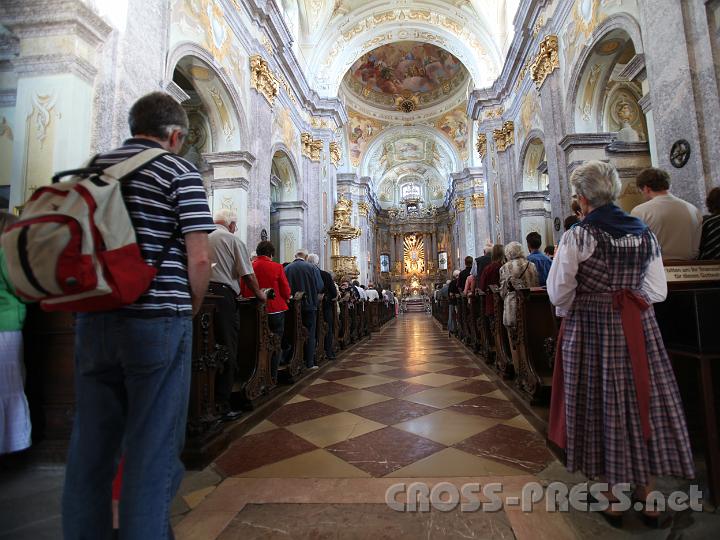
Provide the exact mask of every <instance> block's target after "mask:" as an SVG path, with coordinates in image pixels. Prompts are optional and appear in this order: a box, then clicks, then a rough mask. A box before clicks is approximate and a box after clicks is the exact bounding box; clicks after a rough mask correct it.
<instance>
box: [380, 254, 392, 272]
mask: <svg viewBox="0 0 720 540" xmlns="http://www.w3.org/2000/svg"><path fill="white" fill-rule="evenodd" d="M380 271H381V272H383V273H385V272H389V271H390V255H387V254H385V253H383V254H382V255H380Z"/></svg>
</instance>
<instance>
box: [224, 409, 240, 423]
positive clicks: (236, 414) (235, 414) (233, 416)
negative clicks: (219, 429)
mask: <svg viewBox="0 0 720 540" xmlns="http://www.w3.org/2000/svg"><path fill="white" fill-rule="evenodd" d="M242 414H243V412H242V411H233V410H232V409H231V410H228V411H225V412H224V413H223V415H222V416H221V417H220V421H221V422H232V421H233V420H237V419H238V418H240V417H241V416H242Z"/></svg>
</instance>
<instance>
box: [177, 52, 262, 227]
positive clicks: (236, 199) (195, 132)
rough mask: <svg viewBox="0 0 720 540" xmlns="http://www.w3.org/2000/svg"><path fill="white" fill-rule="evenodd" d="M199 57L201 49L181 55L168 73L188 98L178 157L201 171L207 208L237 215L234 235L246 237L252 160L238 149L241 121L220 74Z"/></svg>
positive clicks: (241, 130)
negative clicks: (184, 133) (183, 138)
mask: <svg viewBox="0 0 720 540" xmlns="http://www.w3.org/2000/svg"><path fill="white" fill-rule="evenodd" d="M201 56H202V51H191V52H190V53H189V54H186V55H184V56H181V57H180V59H179V60H178V61H177V63H176V64H175V66H174V68H173V71H172V81H173V83H175V85H177V86H178V87H179V88H180V90H182V92H184V93H185V94H186V95H187V96H188V98H189V99H185V100H184V101H182V105H183V107H184V108H185V111H186V112H187V115H188V120H189V124H190V125H189V130H188V136H187V138H186V141H185V145H184V147H183V149H182V151H181V155H182V156H183V157H185V158H186V159H187V160H188V161H190V162H191V163H193V164H194V165H195V166H196V167H197V168H198V170H199V171H200V173H201V174H202V176H203V180H204V183H205V189H206V191H207V193H208V202H209V204H210V209H211V211H212V212H213V213H215V212H217V211H218V210H220V209H228V210H232V211H233V212H234V213H235V214H237V216H238V233H237V234H238V236H240V238H241V239H242V240H243V241H247V213H248V212H247V205H248V187H249V183H248V180H247V177H248V171H249V167H250V165H251V162H250V161H249V160H248V159H247V158H246V157H244V156H245V154H246V153H244V152H241V151H239V149H240V143H241V132H243V133H244V130H243V125H244V124H243V119H242V117H241V116H240V113H239V111H238V109H237V108H236V106H235V104H236V102H237V100H236V99H235V98H234V95H231V94H230V92H229V91H228V86H227V85H226V83H225V80H224V78H223V75H222V73H221V72H220V71H219V70H218V69H216V68H215V67H214V66H213V65H212V64H211V63H209V61H206V60H205V59H203V58H202V57H201Z"/></svg>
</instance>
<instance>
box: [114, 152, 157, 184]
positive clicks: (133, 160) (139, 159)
mask: <svg viewBox="0 0 720 540" xmlns="http://www.w3.org/2000/svg"><path fill="white" fill-rule="evenodd" d="M169 153H170V152H168V151H167V150H164V149H162V148H148V149H147V150H143V151H142V152H138V153H137V154H135V155H134V156H132V157H130V158H127V159H124V160H122V161H121V162H120V163H116V164H115V165H110V166H109V167H106V168H105V169H104V170H103V172H102V173H103V174H106V175H108V176H110V177H112V178H115V179H116V180H118V181H122V180H124V179H125V178H127V177H128V176H131V175H132V174H134V173H136V172H137V171H139V170H140V169H142V168H144V167H145V166H147V165H149V164H150V163H151V162H152V161H155V160H156V159H157V158H159V157H161V156H164V155H165V154H169Z"/></svg>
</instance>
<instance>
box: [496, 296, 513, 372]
mask: <svg viewBox="0 0 720 540" xmlns="http://www.w3.org/2000/svg"><path fill="white" fill-rule="evenodd" d="M490 292H491V293H492V295H493V302H494V304H495V317H494V318H493V325H492V332H493V341H494V342H495V366H494V367H495V371H497V372H498V374H499V375H501V376H502V377H503V378H505V379H511V378H512V377H514V375H515V368H514V366H513V361H512V352H511V349H510V340H509V338H508V334H507V329H506V328H505V325H504V324H503V306H504V304H503V298H502V296H500V289H499V288H498V287H497V285H490Z"/></svg>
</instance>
